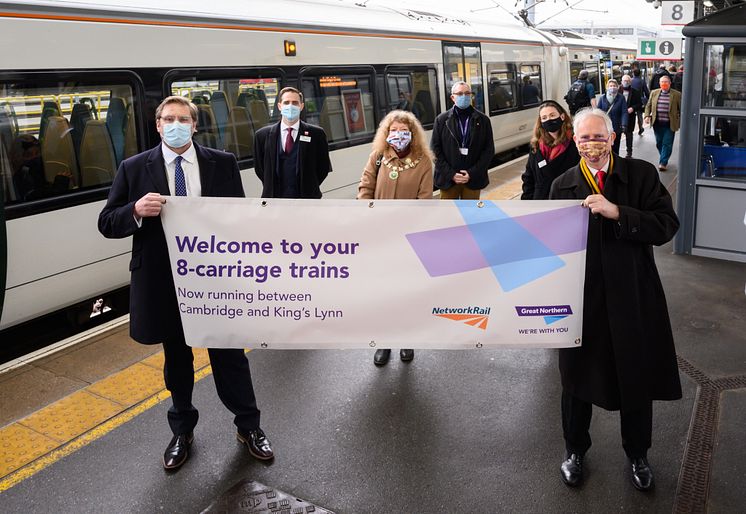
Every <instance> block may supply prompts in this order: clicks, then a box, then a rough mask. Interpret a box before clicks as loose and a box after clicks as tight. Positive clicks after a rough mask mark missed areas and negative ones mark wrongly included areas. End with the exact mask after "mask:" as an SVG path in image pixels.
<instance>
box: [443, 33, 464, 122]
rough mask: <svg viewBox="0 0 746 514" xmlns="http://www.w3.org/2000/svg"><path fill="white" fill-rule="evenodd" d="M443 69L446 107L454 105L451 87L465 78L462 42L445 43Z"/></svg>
mask: <svg viewBox="0 0 746 514" xmlns="http://www.w3.org/2000/svg"><path fill="white" fill-rule="evenodd" d="M443 61H444V62H443V69H444V70H445V85H446V90H445V91H444V93H445V97H446V109H450V108H451V107H453V101H452V100H451V88H452V87H453V84H454V83H456V82H458V81H459V80H464V79H463V77H464V54H463V51H462V49H461V45H460V44H444V45H443Z"/></svg>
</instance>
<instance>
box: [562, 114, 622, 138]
mask: <svg viewBox="0 0 746 514" xmlns="http://www.w3.org/2000/svg"><path fill="white" fill-rule="evenodd" d="M592 117H595V118H601V119H602V120H604V123H605V124H606V133H607V134H608V135H611V134H612V133H613V132H614V125H613V124H612V123H611V118H609V115H608V114H606V112H605V111H604V110H603V109H598V108H596V107H586V108H585V109H580V110H579V111H578V112H576V113H575V119H573V120H572V130H573V132H574V133H575V134H577V133H578V127H579V126H580V124H581V123H582V122H583V121H585V119H586V118H592Z"/></svg>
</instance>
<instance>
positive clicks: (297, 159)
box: [254, 87, 332, 198]
mask: <svg viewBox="0 0 746 514" xmlns="http://www.w3.org/2000/svg"><path fill="white" fill-rule="evenodd" d="M277 98H278V100H277V108H278V109H279V110H280V112H281V113H282V120H280V121H279V122H278V123H275V124H274V125H267V126H266V127H262V128H261V129H259V130H257V131H256V134H254V171H255V172H256V176H257V177H259V180H261V181H262V185H263V188H262V198H321V188H320V186H321V183H322V182H323V181H324V179H325V178H326V176H327V175H328V174H329V173H330V172H331V171H332V164H331V161H330V159H329V144H328V143H327V140H326V133H325V132H324V129H322V128H321V127H317V126H316V125H310V124H308V123H305V122H303V121H301V120H300V113H301V111H303V107H304V104H303V93H301V92H300V91H298V90H297V89H295V88H293V87H286V88H283V89H282V91H280V93H279V94H278V95H277Z"/></svg>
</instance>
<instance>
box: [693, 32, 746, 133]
mask: <svg viewBox="0 0 746 514" xmlns="http://www.w3.org/2000/svg"><path fill="white" fill-rule="evenodd" d="M703 80H704V86H705V87H704V105H705V107H726V108H728V109H739V110H740V109H746V45H744V44H743V43H741V44H723V43H721V44H707V45H705V69H704V70H703ZM738 146H741V147H743V146H746V139H744V138H743V137H742V138H741V139H740V141H739V145H738Z"/></svg>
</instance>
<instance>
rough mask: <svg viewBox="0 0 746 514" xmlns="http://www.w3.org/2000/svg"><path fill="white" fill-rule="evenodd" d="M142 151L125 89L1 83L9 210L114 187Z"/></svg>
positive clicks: (2, 158) (2, 174)
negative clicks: (124, 164) (126, 162)
mask: <svg viewBox="0 0 746 514" xmlns="http://www.w3.org/2000/svg"><path fill="white" fill-rule="evenodd" d="M137 151H138V145H137V133H136V123H135V121H134V113H133V109H132V88H131V87H130V86H127V85H120V84H110V85H86V84H81V83H69V82H68V83H64V84H62V83H61V84H59V85H57V86H50V87H27V86H26V85H25V84H2V85H0V183H1V184H2V185H1V186H0V187H1V189H2V194H3V199H4V201H5V204H6V205H11V204H17V203H21V202H24V201H30V200H37V199H40V198H48V197H52V196H59V195H64V194H67V193H70V192H73V191H80V190H82V189H86V188H97V187H101V186H105V185H108V184H111V182H112V180H113V178H114V174H115V173H116V171H117V168H118V166H119V163H120V162H121V161H122V159H124V158H126V157H129V156H131V155H134V154H136V153H137Z"/></svg>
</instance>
